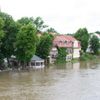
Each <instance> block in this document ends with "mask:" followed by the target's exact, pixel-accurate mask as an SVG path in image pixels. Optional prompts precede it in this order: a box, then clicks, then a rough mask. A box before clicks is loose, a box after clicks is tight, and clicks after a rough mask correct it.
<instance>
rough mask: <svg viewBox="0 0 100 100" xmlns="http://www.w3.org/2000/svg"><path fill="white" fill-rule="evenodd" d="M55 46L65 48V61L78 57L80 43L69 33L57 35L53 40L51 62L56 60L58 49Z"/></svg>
mask: <svg viewBox="0 0 100 100" xmlns="http://www.w3.org/2000/svg"><path fill="white" fill-rule="evenodd" d="M57 47H59V48H61V47H64V48H66V61H69V60H71V59H73V58H74V59H75V58H79V57H80V50H81V45H80V42H79V41H78V40H76V39H75V38H74V37H73V36H70V35H57V36H55V38H54V40H53V47H52V49H51V52H50V58H51V60H50V61H51V62H54V61H55V60H56V57H57V54H58V51H57Z"/></svg>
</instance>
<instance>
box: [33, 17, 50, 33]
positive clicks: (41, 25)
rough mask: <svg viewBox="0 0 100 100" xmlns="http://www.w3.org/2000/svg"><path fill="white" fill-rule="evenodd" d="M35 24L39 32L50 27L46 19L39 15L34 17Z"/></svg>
mask: <svg viewBox="0 0 100 100" xmlns="http://www.w3.org/2000/svg"><path fill="white" fill-rule="evenodd" d="M34 24H35V26H36V28H37V31H38V32H41V31H42V30H43V29H44V28H46V27H48V26H47V25H44V21H43V20H42V18H41V17H37V18H36V19H34Z"/></svg>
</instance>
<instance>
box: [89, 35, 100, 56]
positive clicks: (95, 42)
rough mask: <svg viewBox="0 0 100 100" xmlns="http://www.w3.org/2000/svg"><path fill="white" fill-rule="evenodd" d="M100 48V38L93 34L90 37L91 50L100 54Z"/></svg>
mask: <svg viewBox="0 0 100 100" xmlns="http://www.w3.org/2000/svg"><path fill="white" fill-rule="evenodd" d="M99 48H100V43H99V39H98V38H97V36H93V37H92V38H91V39H90V49H91V51H93V53H94V54H98V52H99Z"/></svg>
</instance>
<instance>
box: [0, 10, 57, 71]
mask: <svg viewBox="0 0 100 100" xmlns="http://www.w3.org/2000/svg"><path fill="white" fill-rule="evenodd" d="M47 27H48V26H47V25H45V24H44V21H43V20H42V18H41V17H37V18H35V19H34V18H33V17H31V18H28V17H23V18H21V19H19V20H17V21H15V20H14V19H13V18H12V16H11V15H9V14H7V13H4V12H0V69H5V63H4V61H5V60H6V61H7V67H12V66H11V65H10V58H11V56H15V57H16V59H17V60H18V62H19V63H20V65H21V66H23V67H25V66H26V65H27V63H28V62H29V61H30V59H31V58H32V56H33V55H35V54H36V55H38V56H40V57H41V58H43V59H47V57H48V56H49V52H50V48H51V46H52V39H53V36H52V35H50V34H48V32H56V31H55V30H54V28H47ZM44 28H47V30H46V31H45V32H44V34H43V35H42V36H41V37H38V33H41V34H42V32H41V31H42V30H43V29H44Z"/></svg>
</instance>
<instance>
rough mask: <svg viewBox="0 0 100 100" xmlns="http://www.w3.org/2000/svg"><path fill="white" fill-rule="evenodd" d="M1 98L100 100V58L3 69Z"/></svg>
mask: <svg viewBox="0 0 100 100" xmlns="http://www.w3.org/2000/svg"><path fill="white" fill-rule="evenodd" d="M0 100H100V62H99V61H91V62H77V63H74V64H72V63H67V64H63V65H52V66H50V67H48V68H45V69H42V70H36V71H30V72H1V73H0Z"/></svg>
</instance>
